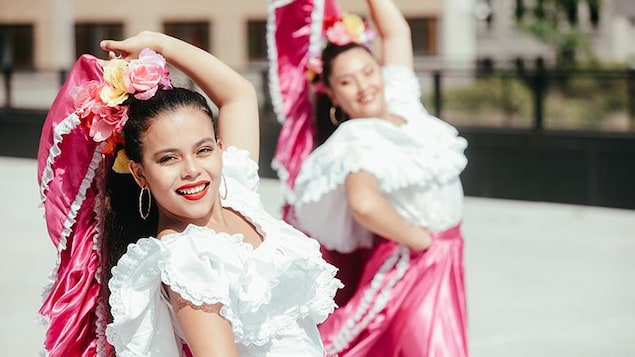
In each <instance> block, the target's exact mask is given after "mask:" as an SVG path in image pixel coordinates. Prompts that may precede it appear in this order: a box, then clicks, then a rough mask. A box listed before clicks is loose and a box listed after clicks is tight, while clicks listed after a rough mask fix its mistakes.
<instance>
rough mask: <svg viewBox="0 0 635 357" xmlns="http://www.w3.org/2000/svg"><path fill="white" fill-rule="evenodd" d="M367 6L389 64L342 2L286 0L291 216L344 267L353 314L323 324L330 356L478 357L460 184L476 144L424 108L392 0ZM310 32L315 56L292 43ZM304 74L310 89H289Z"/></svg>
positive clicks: (283, 76) (277, 33) (278, 96)
mask: <svg viewBox="0 0 635 357" xmlns="http://www.w3.org/2000/svg"><path fill="white" fill-rule="evenodd" d="M366 2H367V5H368V8H369V10H370V17H371V19H372V21H373V22H374V24H375V26H376V30H377V33H378V35H379V37H380V38H381V45H380V49H381V54H380V61H378V60H376V59H375V58H374V57H373V55H372V54H371V51H370V49H369V48H368V47H367V46H368V45H369V41H368V40H369V39H370V38H372V34H373V32H372V31H371V30H369V29H368V27H367V26H366V23H365V22H364V21H363V20H362V19H361V18H359V17H357V16H355V15H349V14H341V13H339V11H337V9H336V8H337V7H336V5H335V4H334V3H333V1H328V0H326V1H319V0H313V1H293V2H291V3H290V4H286V3H285V4H279V3H276V2H273V5H274V7H275V5H278V8H275V9H274V11H270V14H271V17H270V22H272V23H273V25H274V26H271V27H272V28H274V32H273V34H271V36H270V39H272V40H273V43H270V48H273V49H275V50H276V52H274V56H273V58H272V62H271V66H272V68H273V69H274V70H275V71H276V73H274V74H275V75H276V76H277V77H276V78H274V82H273V85H272V91H271V92H272V94H273V99H274V104H276V102H277V107H276V108H275V109H276V110H277V113H278V115H279V116H280V117H281V119H282V120H283V121H284V123H283V132H282V133H283V134H284V135H282V136H281V137H280V140H279V142H278V148H277V150H278V152H279V153H282V152H286V153H295V156H293V157H286V156H284V155H279V156H277V157H276V160H277V161H276V162H275V164H276V165H277V166H278V167H279V168H280V169H281V177H282V178H283V179H285V183H286V184H287V186H288V191H289V194H288V195H287V203H288V208H289V209H288V210H287V215H286V219H287V220H288V221H289V222H291V223H292V224H294V225H295V226H297V227H298V228H299V229H301V230H303V231H304V232H305V233H307V234H308V235H309V236H312V237H314V238H316V239H317V240H319V241H320V243H321V245H322V247H323V253H324V256H325V258H326V259H327V261H329V262H331V263H332V264H334V265H335V266H337V267H338V268H339V269H340V271H339V272H338V277H339V278H340V279H341V280H342V282H343V283H344V285H345V288H344V289H343V290H340V291H339V292H338V296H337V297H336V301H337V302H338V305H340V306H341V307H339V308H338V309H337V310H336V311H335V312H334V313H333V314H332V315H330V316H329V317H328V318H327V320H326V321H325V322H324V323H323V324H321V325H320V326H319V329H320V333H321V336H322V339H323V342H324V344H325V347H326V350H327V352H328V353H329V354H330V355H334V356H356V357H357V356H412V357H422V356H448V357H462V356H467V355H468V347H467V334H466V330H467V326H466V317H467V314H466V301H465V285H464V269H463V237H462V234H461V230H460V224H461V220H462V205H463V191H462V186H461V182H460V178H459V175H460V173H461V171H462V170H463V169H464V167H465V166H466V164H467V160H466V158H465V156H464V153H463V151H464V149H465V147H466V141H465V140H464V139H463V138H461V137H460V136H458V133H457V131H456V130H455V129H454V128H453V127H452V126H450V125H449V124H447V123H445V122H443V121H441V120H439V119H437V118H434V117H433V116H431V115H430V114H428V112H427V111H426V110H425V108H424V107H423V106H422V104H421V98H420V96H421V90H420V85H419V81H418V79H417V77H416V75H415V73H414V71H413V52H412V47H411V46H412V43H411V34H410V28H409V26H408V23H407V22H406V20H405V19H404V17H403V16H402V14H401V12H400V11H399V9H398V8H397V7H396V5H395V4H394V3H393V2H392V1H391V0H366ZM291 8H295V10H296V11H297V9H304V11H308V10H307V9H311V11H312V14H311V16H306V15H303V16H302V18H305V19H310V22H305V23H303V22H302V21H301V20H297V19H296V21H294V18H293V12H292V11H291V10H290V9H291ZM293 23H296V24H298V27H301V26H306V27H307V28H308V30H306V31H300V30H297V29H293V28H289V26H290V25H289V24H293ZM306 33H311V35H309V36H307V38H306V46H305V47H300V46H298V45H297V44H294V47H293V48H287V46H286V43H287V41H297V36H298V34H306ZM297 48H301V49H303V50H304V53H303V56H301V55H300V54H298V50H297ZM289 63H292V64H294V65H293V66H290V65H289ZM305 70H308V72H309V76H308V79H309V80H308V81H307V85H306V87H305V88H306V90H305V91H304V92H303V91H301V90H298V89H297V88H292V87H287V86H285V85H286V83H288V82H289V78H296V77H299V75H298V73H300V72H303V71H305ZM296 87H298V86H297V85H296ZM298 93H300V95H298ZM294 96H295V97H294ZM289 98H293V99H294V100H295V102H294V103H289V100H288V99H289ZM303 103H304V104H305V105H304V106H303ZM311 114H312V115H311ZM307 117H314V118H315V122H314V124H313V125H311V123H310V122H309V121H307V120H306V118H307ZM288 128H296V130H287V131H285V129H288ZM307 132H308V134H307ZM294 133H297V134H296V135H295V136H293V134H294ZM298 147H300V148H303V149H298ZM304 148H309V149H308V150H304ZM311 150H312V151H311ZM309 152H310V154H309Z"/></svg>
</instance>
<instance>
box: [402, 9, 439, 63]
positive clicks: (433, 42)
mask: <svg viewBox="0 0 635 357" xmlns="http://www.w3.org/2000/svg"><path fill="white" fill-rule="evenodd" d="M407 20H408V24H409V25H410V30H411V32H412V49H413V51H414V54H415V56H435V55H437V54H438V48H437V46H438V45H437V31H438V30H437V26H438V21H437V19H435V18H409V19H407Z"/></svg>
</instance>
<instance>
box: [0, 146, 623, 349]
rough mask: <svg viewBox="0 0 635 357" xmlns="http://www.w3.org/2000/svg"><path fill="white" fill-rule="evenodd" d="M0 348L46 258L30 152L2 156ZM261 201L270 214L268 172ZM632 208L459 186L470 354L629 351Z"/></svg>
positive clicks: (18, 333) (31, 315) (28, 339)
mask: <svg viewBox="0 0 635 357" xmlns="http://www.w3.org/2000/svg"><path fill="white" fill-rule="evenodd" d="M0 180H1V182H2V185H0V197H2V201H1V202H0V222H1V223H2V227H4V228H5V233H4V238H3V241H2V243H3V245H2V247H3V255H2V259H0V284H1V286H2V290H1V292H0V316H1V317H2V321H3V323H2V327H1V329H2V330H1V331H0V346H2V355H6V356H34V355H36V354H37V353H38V352H39V351H40V349H41V346H42V338H43V332H44V329H43V328H42V327H40V326H39V325H38V324H37V323H36V312H37V309H38V308H39V304H40V303H41V291H42V287H43V286H44V284H45V283H46V281H47V277H48V274H49V272H50V270H51V269H52V267H53V263H54V261H55V250H54V249H53V246H52V245H51V243H50V240H49V239H48V237H47V236H46V230H45V225H44V219H43V217H42V211H41V209H40V208H38V204H39V193H38V187H37V180H36V164H35V161H34V160H30V159H15V158H8V157H0ZM261 192H262V198H263V202H264V203H265V207H266V208H267V209H268V210H269V211H270V212H272V213H273V214H279V207H280V203H281V202H282V198H281V195H280V192H279V189H278V185H277V182H276V181H275V180H263V182H262V183H261ZM634 232H635V211H629V210H618V209H606V208H598V207H585V206H572V205H562V204H551V203H540V202H520V201H510V200H496V199H485V198H474V197H468V198H466V207H465V220H464V234H465V242H466V243H465V253H466V277H467V294H468V310H469V329H470V330H469V335H470V350H471V356H472V357H509V356H514V357H525V356H527V357H529V356H532V357H533V356H544V357H547V356H553V357H585V356H588V357H591V356H611V357H612V356H625V357H626V356H635V274H634V273H635V259H633V255H634V254H635V233H634Z"/></svg>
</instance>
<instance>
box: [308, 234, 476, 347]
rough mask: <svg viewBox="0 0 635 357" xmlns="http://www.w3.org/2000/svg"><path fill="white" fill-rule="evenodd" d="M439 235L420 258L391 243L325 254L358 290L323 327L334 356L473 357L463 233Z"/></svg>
mask: <svg viewBox="0 0 635 357" xmlns="http://www.w3.org/2000/svg"><path fill="white" fill-rule="evenodd" d="M432 235H433V240H432V245H431V246H430V248H428V249H427V250H425V251H423V252H420V253H414V252H411V251H409V250H408V249H406V248H404V247H400V246H399V245H397V244H395V243H394V242H393V241H391V240H388V239H379V240H378V242H377V243H376V244H375V245H374V246H373V248H371V249H370V250H366V249H360V250H357V251H355V252H353V253H349V254H341V253H337V252H333V251H325V252H324V253H325V259H326V260H327V261H329V262H330V263H331V264H334V265H336V266H338V267H339V269H340V272H339V273H338V276H339V277H340V279H341V280H342V281H343V282H344V284H348V286H350V287H351V290H348V291H346V290H343V291H341V293H338V296H337V298H336V299H337V302H338V303H345V305H343V306H342V307H341V308H339V309H337V310H336V311H335V312H334V313H333V314H332V315H330V316H329V317H328V319H327V320H326V321H325V322H324V323H322V324H321V325H320V326H319V329H320V334H321V335H322V340H323V342H324V344H325V347H326V350H327V351H328V352H329V353H330V355H331V356H340V357H343V356H346V357H361V356H382V357H391V356H403V357H410V356H412V357H424V356H427V357H433V356H436V357H439V356H447V357H465V356H468V349H467V336H466V329H467V328H466V326H465V324H466V319H467V312H466V301H465V282H464V268H463V236H462V234H461V230H460V225H457V226H454V227H452V228H450V229H447V230H445V231H442V232H437V233H433V234H432ZM350 258H352V259H350ZM391 261H393V262H394V264H390V263H388V264H387V262H391ZM360 266H362V267H364V269H363V271H362V272H361V277H360V278H359V281H358V282H356V281H355V276H356V275H359V272H356V271H355V270H356V269H359V267H360ZM347 294H348V296H349V297H350V300H348V301H343V300H346V298H347V296H346V295H347ZM351 295H352V296H351ZM383 303H385V306H384V307H381V305H382V304H383Z"/></svg>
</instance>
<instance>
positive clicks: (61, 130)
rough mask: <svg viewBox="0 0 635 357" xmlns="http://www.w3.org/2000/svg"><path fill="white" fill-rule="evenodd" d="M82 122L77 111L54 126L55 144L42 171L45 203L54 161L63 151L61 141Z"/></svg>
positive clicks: (52, 175)
mask: <svg viewBox="0 0 635 357" xmlns="http://www.w3.org/2000/svg"><path fill="white" fill-rule="evenodd" d="M79 123H80V120H79V117H78V116H77V114H75V113H71V114H69V115H68V116H67V117H66V118H64V120H62V121H61V122H60V123H59V124H57V125H56V126H55V128H53V144H52V145H51V147H50V148H49V155H48V157H47V159H46V166H45V167H44V170H43V171H42V180H41V183H40V201H41V203H42V204H44V201H45V200H46V196H45V193H46V190H47V189H48V187H49V184H50V183H51V181H52V180H53V177H54V174H53V163H54V162H55V159H56V158H57V157H58V156H59V155H60V154H61V153H62V152H61V150H60V147H59V145H60V143H61V142H62V140H63V138H62V136H63V135H66V134H68V133H70V132H71V131H72V130H73V129H75V127H77V126H78V125H79Z"/></svg>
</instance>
